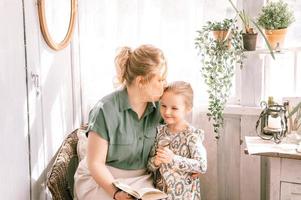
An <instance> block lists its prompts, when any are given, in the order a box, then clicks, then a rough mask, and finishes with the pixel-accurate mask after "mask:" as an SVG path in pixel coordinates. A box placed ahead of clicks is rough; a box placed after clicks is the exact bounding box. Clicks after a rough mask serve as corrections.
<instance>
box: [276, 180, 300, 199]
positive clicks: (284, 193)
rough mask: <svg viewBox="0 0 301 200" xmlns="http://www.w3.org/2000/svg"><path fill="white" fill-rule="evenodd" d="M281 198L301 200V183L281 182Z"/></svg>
mask: <svg viewBox="0 0 301 200" xmlns="http://www.w3.org/2000/svg"><path fill="white" fill-rule="evenodd" d="M280 194H281V196H280V199H281V200H300V199H301V184H296V183H287V182H281V191H280Z"/></svg>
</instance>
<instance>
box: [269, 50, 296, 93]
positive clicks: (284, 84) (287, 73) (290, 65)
mask: <svg viewBox="0 0 301 200" xmlns="http://www.w3.org/2000/svg"><path fill="white" fill-rule="evenodd" d="M267 62H268V64H267V65H266V66H265V99H267V97H268V96H274V97H275V98H278V99H281V97H283V96H294V95H295V90H294V89H295V87H294V85H295V84H294V81H293V79H294V78H293V77H294V74H295V71H294V54H293V52H286V53H284V54H277V55H276V60H273V59H271V58H269V57H268V59H267Z"/></svg>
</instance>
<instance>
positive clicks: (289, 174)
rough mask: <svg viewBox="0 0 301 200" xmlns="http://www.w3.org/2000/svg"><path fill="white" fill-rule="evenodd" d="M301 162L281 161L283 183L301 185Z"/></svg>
mask: <svg viewBox="0 0 301 200" xmlns="http://www.w3.org/2000/svg"><path fill="white" fill-rule="evenodd" d="M300 169H301V160H293V159H281V181H285V182H294V183H301V170H300Z"/></svg>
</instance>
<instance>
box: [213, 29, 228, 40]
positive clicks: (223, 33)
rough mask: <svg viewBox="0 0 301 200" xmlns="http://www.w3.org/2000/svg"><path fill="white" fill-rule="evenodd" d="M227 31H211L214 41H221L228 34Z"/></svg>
mask: <svg viewBox="0 0 301 200" xmlns="http://www.w3.org/2000/svg"><path fill="white" fill-rule="evenodd" d="M228 32H229V31H228V30H226V31H212V34H213V37H214V39H216V40H218V41H223V40H224V39H225V38H226V36H227V34H228Z"/></svg>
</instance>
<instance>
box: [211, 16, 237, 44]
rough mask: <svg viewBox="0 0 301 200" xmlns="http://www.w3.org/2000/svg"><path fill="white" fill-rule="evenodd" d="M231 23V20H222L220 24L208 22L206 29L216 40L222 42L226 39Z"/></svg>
mask: <svg viewBox="0 0 301 200" xmlns="http://www.w3.org/2000/svg"><path fill="white" fill-rule="evenodd" d="M232 23H233V20H232V19H224V20H223V21H221V22H219V21H218V22H208V28H209V29H210V30H211V32H212V34H213V37H214V38H215V39H216V40H219V41H223V40H225V38H226V37H227V35H228V33H229V29H230V27H231V25H232Z"/></svg>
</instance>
